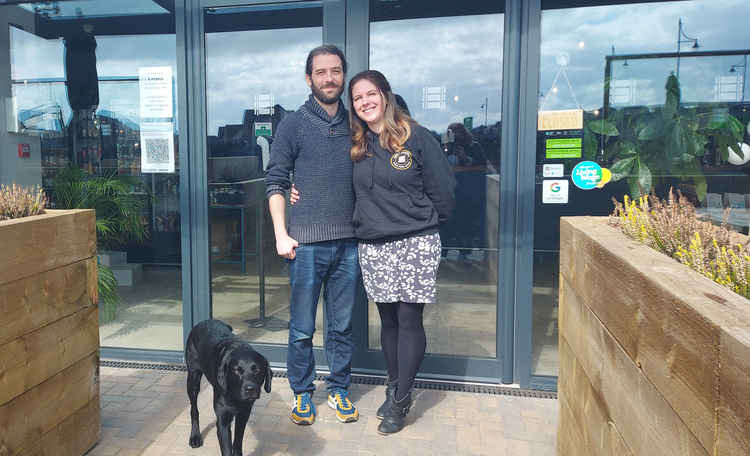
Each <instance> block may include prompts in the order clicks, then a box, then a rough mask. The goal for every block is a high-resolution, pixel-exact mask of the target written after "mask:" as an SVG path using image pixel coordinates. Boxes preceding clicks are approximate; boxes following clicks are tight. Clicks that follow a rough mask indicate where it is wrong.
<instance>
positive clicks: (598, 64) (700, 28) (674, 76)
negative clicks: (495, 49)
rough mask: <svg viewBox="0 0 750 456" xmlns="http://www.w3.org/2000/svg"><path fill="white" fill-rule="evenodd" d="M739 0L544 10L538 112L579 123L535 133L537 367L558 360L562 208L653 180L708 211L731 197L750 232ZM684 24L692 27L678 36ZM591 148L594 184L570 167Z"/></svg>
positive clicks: (712, 215) (593, 203)
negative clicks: (569, 114) (556, 186)
mask: <svg viewBox="0 0 750 456" xmlns="http://www.w3.org/2000/svg"><path fill="white" fill-rule="evenodd" d="M543 4H544V2H543ZM740 4H741V2H739V1H735V0H722V1H717V2H707V1H691V2H663V3H648V4H628V5H612V6H603V7H589V8H571V9H554V10H546V11H543V14H542V43H541V72H540V75H539V81H540V94H539V111H540V118H541V116H544V115H554V113H556V112H559V111H561V110H576V109H578V110H580V111H579V112H580V113H581V114H580V117H581V118H582V125H581V126H579V127H578V128H572V127H570V126H569V125H567V126H566V125H564V126H561V127H559V128H556V129H555V128H552V129H546V130H540V132H539V134H538V138H539V140H538V143H537V144H538V145H537V181H536V183H537V192H536V208H535V217H534V224H535V228H534V295H533V304H534V309H533V316H534V321H533V328H534V335H533V359H532V371H533V373H535V374H541V375H556V372H557V359H556V357H557V355H556V353H557V349H556V344H557V327H556V317H557V299H558V298H557V289H558V286H557V275H558V270H557V264H558V261H559V258H558V251H559V217H560V216H567V215H607V214H609V213H610V212H611V210H612V208H613V205H612V203H611V199H612V198H613V197H614V198H617V199H618V200H620V201H622V198H623V195H626V194H628V195H631V196H638V195H641V194H646V193H649V192H654V193H655V194H657V195H658V196H662V197H664V196H665V195H666V194H667V192H668V191H669V189H670V188H674V189H676V190H679V191H680V192H682V193H683V194H684V195H686V196H687V197H688V198H690V199H691V200H692V201H693V203H694V204H695V205H696V206H697V211H698V213H699V214H702V215H703V216H704V217H706V219H710V220H713V221H717V220H718V219H720V217H721V216H720V215H719V214H720V213H721V212H722V208H723V207H729V206H733V207H734V209H733V212H732V216H731V217H730V225H731V226H734V228H735V229H737V230H740V231H744V232H747V229H748V224H750V205H749V204H748V201H747V199H748V198H745V197H744V195H747V194H750V179H748V174H750V166H749V165H748V164H747V162H744V163H743V159H739V160H738V158H739V156H736V153H735V156H732V154H731V153H730V152H729V150H731V149H741V148H742V147H743V146H742V144H743V143H745V144H748V143H750V142H749V140H750V137H749V136H748V131H747V125H748V122H750V113H748V108H749V107H750V106H748V104H747V102H746V101H745V100H746V98H747V96H748V92H747V90H748V88H747V86H746V84H745V83H744V79H745V68H744V67H743V65H744V64H745V62H746V56H747V55H748V54H750V51H749V50H748V44H747V43H749V42H750V39H749V38H750V32H748V31H747V28H746V27H744V26H743V23H742V19H741V18H739V17H736V14H735V13H734V11H736V9H737V8H738V7H739V6H740ZM680 27H682V30H683V32H685V36H687V37H689V38H691V39H686V38H685V36H683V35H680V36H681V37H683V39H681V40H680V39H678V38H677V36H678V31H679V28H680ZM602 37H606V39H602ZM696 41H697V42H698V43H699V47H695V43H696ZM540 128H541V124H540ZM575 138H578V139H579V141H580V143H579V144H580V145H579V146H578V147H577V148H575V147H573V148H569V149H568V150H567V151H566V152H565V153H567V154H568V155H565V154H564V153H563V154H562V155H560V153H561V152H560V149H557V150H555V151H552V152H551V150H552V149H551V146H552V145H556V144H557V145H559V144H562V143H560V142H557V143H556V142H554V140H557V139H575ZM550 139H552V140H553V142H550ZM747 147H748V150H750V146H747ZM732 152H733V153H734V150H733V151H732ZM555 154H558V155H555ZM730 157H732V160H731V161H730ZM586 160H588V161H592V162H595V163H596V164H597V165H598V166H600V167H602V168H606V169H609V170H610V171H611V173H612V179H611V181H610V182H608V183H606V184H605V185H603V186H601V187H600V188H593V189H591V190H584V189H581V188H579V187H578V186H576V185H575V182H574V180H573V179H572V178H571V171H572V169H573V167H574V166H576V165H577V164H578V163H580V162H582V161H586ZM748 160H750V154H749V156H748ZM545 165H548V166H549V165H558V166H559V165H562V167H563V170H564V172H563V175H560V176H555V179H556V180H564V181H566V182H568V184H569V185H568V187H569V194H568V195H567V197H568V198H567V203H563V204H561V203H559V202H556V201H553V200H550V199H547V197H546V196H545V194H546V192H545V188H546V186H547V185H550V183H551V182H553V181H554V180H555V179H550V177H549V176H545V174H544V172H545ZM547 169H548V168H547ZM738 195H739V196H738Z"/></svg>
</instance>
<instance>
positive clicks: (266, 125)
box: [204, 2, 323, 346]
mask: <svg viewBox="0 0 750 456" xmlns="http://www.w3.org/2000/svg"><path fill="white" fill-rule="evenodd" d="M204 19H205V29H206V106H207V126H206V127H207V138H206V141H207V144H208V151H207V152H208V154H207V155H208V191H209V205H210V206H209V225H210V233H211V238H210V246H211V297H212V304H213V314H212V315H213V317H214V318H218V319H221V320H224V321H226V322H228V323H229V324H231V325H232V327H233V328H234V329H235V331H236V332H238V333H240V334H243V335H244V336H245V337H247V338H249V339H252V340H253V341H256V342H265V343H280V344H286V343H287V339H288V331H287V328H288V321H289V275H288V270H287V267H286V263H285V262H284V261H283V259H281V258H280V257H279V256H278V255H277V254H276V243H275V241H274V236H273V224H272V222H271V217H270V215H269V214H268V204H267V203H266V199H265V178H264V177H263V166H264V164H265V163H267V160H268V158H267V157H268V151H269V145H270V143H272V142H273V138H274V134H275V132H276V127H277V126H278V124H279V122H280V121H281V119H282V118H283V117H284V115H286V114H287V113H288V112H291V111H294V110H296V109H297V108H298V107H299V106H300V105H301V104H302V103H304V102H305V100H307V96H308V94H309V89H308V87H307V85H306V84H305V59H306V58H307V53H308V52H309V51H310V50H311V49H312V48H314V47H316V46H319V45H320V44H321V42H322V36H323V28H322V24H323V9H322V7H321V5H320V3H319V2H312V3H310V2H308V3H307V4H304V3H300V4H285V5H276V6H274V5H263V6H258V7H238V8H212V9H207V10H205V12H204ZM317 315H318V321H317V323H316V329H317V330H316V332H315V334H314V336H313V343H314V344H315V345H316V346H322V345H323V336H322V334H323V331H322V329H323V312H322V303H321V305H320V310H319V311H318V314H317Z"/></svg>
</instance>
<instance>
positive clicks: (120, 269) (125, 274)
mask: <svg viewBox="0 0 750 456" xmlns="http://www.w3.org/2000/svg"><path fill="white" fill-rule="evenodd" d="M110 269H112V273H113V274H114V275H115V279H117V285H118V286H121V287H132V286H133V285H135V284H137V283H138V282H140V281H141V278H142V276H143V267H142V266H141V265H140V264H138V263H128V264H115V265H112V266H110Z"/></svg>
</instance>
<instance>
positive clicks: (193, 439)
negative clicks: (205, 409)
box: [190, 434, 203, 448]
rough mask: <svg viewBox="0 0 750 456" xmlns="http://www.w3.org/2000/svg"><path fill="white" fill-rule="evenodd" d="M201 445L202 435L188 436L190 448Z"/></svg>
mask: <svg viewBox="0 0 750 456" xmlns="http://www.w3.org/2000/svg"><path fill="white" fill-rule="evenodd" d="M202 446H203V437H201V435H200V434H198V435H191V436H190V448H200V447H202Z"/></svg>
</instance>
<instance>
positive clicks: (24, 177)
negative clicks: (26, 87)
mask: <svg viewBox="0 0 750 456" xmlns="http://www.w3.org/2000/svg"><path fill="white" fill-rule="evenodd" d="M11 25H13V26H16V27H20V28H22V29H24V30H25V31H27V32H31V33H33V32H34V14H33V13H32V12H30V11H28V10H25V9H23V8H21V7H20V6H5V7H3V9H2V15H0V184H11V183H13V182H15V183H17V184H19V185H42V166H41V145H40V140H39V137H38V136H29V135H23V134H20V133H17V132H14V131H9V130H16V129H17V127H15V126H14V124H15V123H16V122H15V121H14V118H13V117H12V106H13V103H12V98H11V97H12V91H11V72H10V26H11ZM19 144H28V145H29V146H30V149H31V153H30V156H29V157H25V158H21V157H19V156H18V145H19Z"/></svg>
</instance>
